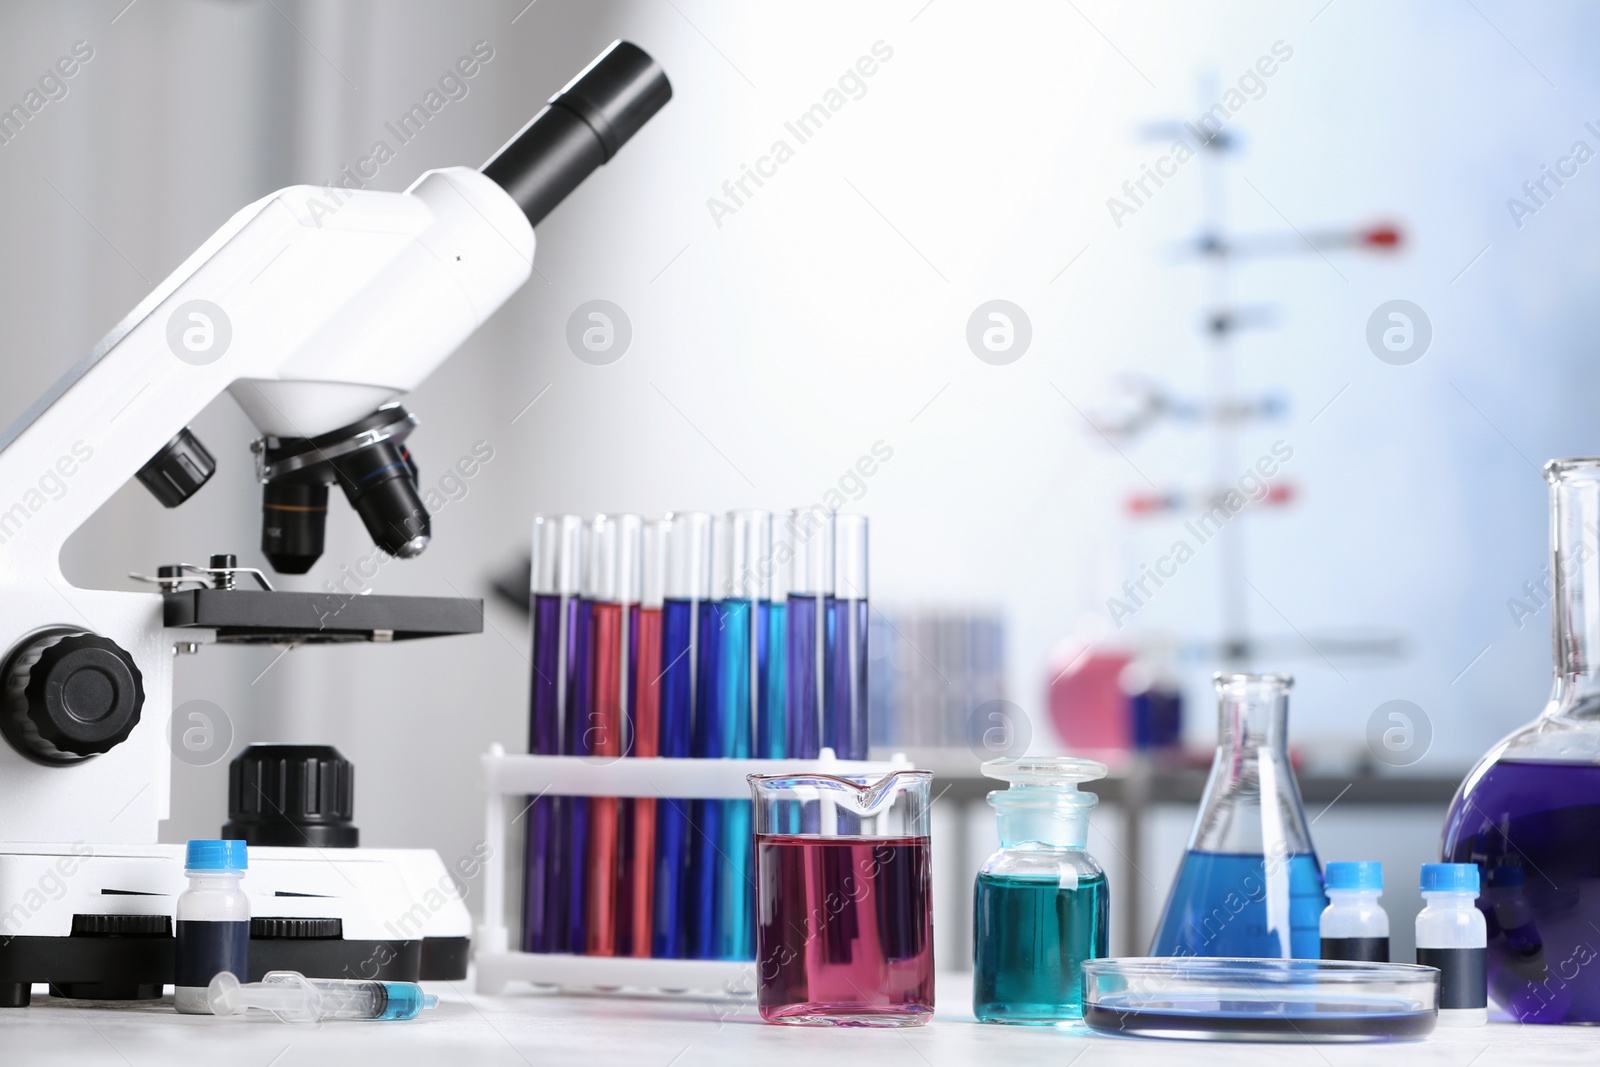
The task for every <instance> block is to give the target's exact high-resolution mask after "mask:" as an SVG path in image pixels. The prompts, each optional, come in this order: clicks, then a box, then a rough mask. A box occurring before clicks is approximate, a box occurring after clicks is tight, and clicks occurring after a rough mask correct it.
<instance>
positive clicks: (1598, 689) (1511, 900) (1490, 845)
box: [1440, 458, 1600, 1023]
mask: <svg viewBox="0 0 1600 1067" xmlns="http://www.w3.org/2000/svg"><path fill="white" fill-rule="evenodd" d="M1544 476H1545V479H1546V480H1547V481H1548V482H1549V483H1550V548H1551V562H1550V572H1549V574H1550V579H1551V582H1552V584H1553V591H1552V595H1551V598H1550V609H1551V624H1552V631H1553V633H1554V637H1555V680H1554V685H1553V687H1552V689H1551V691H1550V699H1549V702H1548V703H1546V704H1545V707H1544V710H1543V712H1541V713H1540V715H1539V717H1538V718H1536V719H1534V720H1533V722H1531V723H1529V724H1528V725H1526V726H1524V727H1522V728H1521V729H1520V730H1517V731H1516V732H1515V733H1513V734H1512V735H1511V736H1509V737H1507V738H1506V739H1505V740H1503V741H1501V742H1500V743H1499V744H1497V745H1495V746H1494V747H1493V748H1491V749H1490V750H1489V752H1488V753H1487V754H1486V755H1485V756H1484V757H1483V759H1482V760H1480V761H1479V762H1478V765H1477V766H1476V767H1475V768H1473V770H1472V773H1470V774H1468V775H1467V777H1466V780H1465V781H1463V782H1462V783H1461V788H1460V790H1458V791H1457V793H1456V797H1455V800H1454V801H1453V802H1452V803H1451V805H1450V812H1449V814H1448V815H1447V816H1446V818H1445V826H1444V834H1443V841H1442V843H1441V850H1440V851H1441V858H1442V859H1443V860H1444V861H1445V862H1447V863H1476V864H1478V867H1479V873H1480V874H1481V876H1482V877H1481V878H1480V879H1479V883H1480V885H1481V886H1482V889H1481V890H1480V893H1479V896H1478V907H1479V909H1480V910H1482V911H1483V913H1484V918H1485V919H1486V920H1487V922H1488V927H1489V960H1488V971H1489V998H1490V999H1491V1000H1492V1001H1494V1003H1495V1004H1497V1005H1498V1006H1500V1007H1501V1008H1502V1009H1504V1010H1505V1011H1506V1012H1507V1013H1509V1014H1510V1015H1512V1016H1514V1017H1515V1018H1516V1019H1518V1020H1519V1021H1521V1022H1531V1023H1600V961H1597V960H1596V951H1595V949H1594V947H1593V946H1594V945H1595V944H1596V937H1597V935H1596V932H1595V931H1596V929H1597V928H1600V849H1596V847H1595V843H1594V842H1595V827H1596V826H1597V825H1600V544H1597V540H1600V458H1583V459H1557V460H1551V461H1550V462H1549V463H1547V464H1545V468H1544ZM1518 605H1520V606H1521V610H1524V611H1526V612H1527V613H1528V614H1533V613H1534V612H1536V611H1537V610H1539V609H1540V608H1542V607H1543V606H1544V602H1543V598H1542V597H1540V596H1538V595H1533V596H1530V597H1529V600H1528V601H1527V602H1524V601H1522V600H1520V599H1519V600H1515V601H1513V610H1514V611H1515V610H1518V607H1517V606H1518Z"/></svg>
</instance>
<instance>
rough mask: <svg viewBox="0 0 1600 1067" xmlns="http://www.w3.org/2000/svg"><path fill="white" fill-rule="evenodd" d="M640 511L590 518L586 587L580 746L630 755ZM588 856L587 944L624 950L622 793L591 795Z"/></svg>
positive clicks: (595, 949) (608, 755)
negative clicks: (620, 931) (631, 606)
mask: <svg viewBox="0 0 1600 1067" xmlns="http://www.w3.org/2000/svg"><path fill="white" fill-rule="evenodd" d="M639 525H640V520H639V517H638V516H637V515H620V516H607V515H597V516H595V519H594V522H593V523H592V524H591V525H590V528H589V529H590V534H589V566H588V578H587V581H586V583H585V588H584V594H585V601H586V606H587V607H588V609H589V641H590V648H589V652H590V655H589V669H590V671H591V680H590V705H589V709H588V716H587V718H586V719H584V720H583V721H582V728H583V730H584V737H583V739H582V742H581V744H580V746H579V747H581V748H582V749H584V750H586V751H587V752H588V753H589V755H590V756H591V757H592V758H595V759H599V760H603V761H609V760H613V759H620V758H621V757H622V754H623V751H624V745H625V740H626V738H625V723H624V718H623V707H624V706H625V704H626V702H627V696H628V681H627V672H626V671H625V670H624V668H623V665H624V664H625V663H627V651H628V650H627V626H626V622H627V608H628V603H627V601H628V600H629V599H630V598H631V597H632V596H633V595H634V593H633V589H632V587H633V585H634V576H635V574H636V573H637V571H638V565H639ZM588 807H589V812H588V815H589V833H588V842H587V843H588V851H587V855H586V865H587V868H588V870H587V872H586V885H585V889H586V896H585V904H586V908H585V912H586V914H585V923H584V926H585V928H586V929H585V933H586V934H587V937H586V940H585V942H584V948H585V951H587V952H588V954H589V955H591V956H614V955H616V954H617V922H616V920H617V879H618V874H619V846H620V843H621V837H620V833H619V821H620V816H619V804H618V799H617V798H616V797H592V798H589V800H588Z"/></svg>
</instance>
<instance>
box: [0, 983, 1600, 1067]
mask: <svg viewBox="0 0 1600 1067" xmlns="http://www.w3.org/2000/svg"><path fill="white" fill-rule="evenodd" d="M428 988H429V989H430V990H431V991H433V992H436V993H438V994H439V997H440V1005H439V1007H438V1008H435V1009H433V1010H431V1011H428V1012H425V1013H424V1014H423V1016H422V1017H421V1018H419V1019H417V1020H415V1021H413V1022H392V1023H370V1022H345V1023H327V1024H323V1025H320V1026H297V1025H291V1024H287V1023H280V1022H277V1021H275V1020H273V1019H271V1018H270V1017H267V1016H258V1015H257V1013H251V1015H250V1016H248V1017H244V1018H233V1019H216V1018H211V1017H208V1016H199V1015H178V1014H175V1013H174V1012H173V1011H172V1010H171V1007H170V1002H171V998H170V997H169V998H167V1001H166V1002H165V1003H148V1004H142V1005H139V1006H128V1007H122V1008H103V1007H85V1006H83V1005H82V1004H81V1002H72V1001H59V1000H53V999H51V998H49V997H46V996H43V995H42V990H41V995H39V996H36V997H35V999H34V1002H33V1006H32V1007H28V1008H15V1009H5V1010H4V1011H3V1012H0V1062H3V1063H34V1062H48V1063H50V1064H51V1067H74V1065H78V1064H83V1065H90V1064H94V1065H102V1064H103V1065H106V1067H146V1065H150V1067H181V1065H185V1064H204V1065H206V1067H309V1065H315V1064H337V1065H339V1067H398V1065H410V1064H428V1065H437V1064H446V1063H448V1064H455V1065H459V1067H467V1065H472V1067H479V1065H484V1067H499V1065H505V1067H530V1065H532V1067H555V1065H565V1064H581V1065H582V1067H611V1065H615V1067H720V1065H727V1067H819V1065H820V1067H843V1065H844V1064H846V1063H849V1062H854V1063H857V1064H860V1065H862V1067H894V1065H906V1067H946V1065H949V1067H955V1065H958V1064H984V1065H995V1064H1003V1065H1004V1067H1031V1065H1035V1064H1037V1065H1039V1067H1046V1065H1048V1067H1074V1065H1075V1067H1113V1065H1121V1064H1129V1065H1132V1064H1161V1065H1162V1067H1178V1065H1183V1064H1201V1063H1206V1064H1211V1063H1227V1064H1239V1065H1244V1067H1248V1065H1251V1064H1262V1065H1267V1064H1272V1065H1275V1067H1293V1065H1297V1064H1307V1065H1310V1067H1346V1065H1349V1067H1356V1065H1358V1064H1359V1065H1362V1067H1366V1065H1372V1064H1387V1063H1394V1064H1406V1065H1407V1067H1425V1065H1431V1064H1438V1065H1441V1067H1491V1065H1498V1064H1505V1063H1514V1064H1518V1065H1519V1067H1520V1065H1522V1064H1537V1063H1574V1064H1577V1063H1583V1064H1592V1063H1593V1062H1594V1060H1595V1053H1596V1048H1597V1045H1600V1033H1597V1032H1596V1031H1595V1030H1594V1029H1591V1028H1586V1027H1577V1026H1519V1025H1516V1024H1514V1023H1510V1022H1491V1023H1490V1024H1489V1025H1488V1026H1483V1027H1475V1028H1469V1029H1460V1030H1437V1031H1435V1032H1434V1034H1433V1036H1431V1037H1429V1038H1426V1039H1424V1040H1421V1041H1413V1042H1405V1043H1400V1044H1392V1045H1310V1044H1298V1045H1297V1044H1218V1043H1207V1042H1184V1041H1150V1040H1146V1039H1140V1038H1118V1037H1101V1036H1097V1035H1093V1034H1091V1033H1089V1032H1088V1031H1087V1030H1083V1029H1081V1028H1078V1029H1055V1028H1033V1027H1014V1026H994V1025H980V1024H979V1023H977V1022H975V1021H974V1020H973V1017H972V1013H971V1009H970V1000H971V986H970V984H969V979H968V978H967V977H966V976H964V975H960V974H941V975H940V976H939V978H938V993H937V999H938V1002H939V1007H938V1009H937V1011H936V1014H935V1017H934V1019H933V1021H932V1022H930V1023H929V1024H928V1025H926V1026H922V1027H916V1028H911V1029H905V1030H861V1029H849V1030H842V1029H841V1030H835V1029H813V1028H801V1027H786V1026H769V1025H767V1024H765V1023H762V1022H761V1021H760V1018H759V1017H758V1016H757V1014H756V1011H755V1005H754V1003H753V1002H752V1001H751V1000H748V999H746V1000H742V1001H720V1002H708V1001H702V1000H689V999H668V998H643V997H621V996H586V997H574V996H559V995H555V994H548V993H536V992H528V993H521V994H514V995H508V996H501V997H485V996H478V995H477V994H475V993H473V992H471V985H470V984H469V983H465V982H463V983H428Z"/></svg>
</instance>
